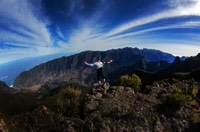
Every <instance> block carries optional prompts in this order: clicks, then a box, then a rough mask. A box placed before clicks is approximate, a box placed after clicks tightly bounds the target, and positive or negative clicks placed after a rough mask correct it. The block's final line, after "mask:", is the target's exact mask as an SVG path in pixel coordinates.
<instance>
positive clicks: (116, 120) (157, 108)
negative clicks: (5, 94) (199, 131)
mask: <svg viewBox="0 0 200 132" xmlns="http://www.w3.org/2000/svg"><path fill="white" fill-rule="evenodd" d="M186 84H187V82H184V83H180V84H177V85H176V86H178V85H179V86H182V85H183V86H185V85H186ZM171 87H172V85H171V84H169V83H159V84H154V85H153V86H152V90H153V91H152V93H150V94H142V93H135V92H134V90H133V89H132V88H130V87H124V86H109V84H106V85H104V86H101V87H100V86H98V85H94V86H93V88H92V89H91V91H90V92H89V93H88V94H87V95H86V97H85V98H84V100H83V106H82V108H81V111H82V112H81V114H82V116H80V117H78V116H77V117H73V118H72V117H66V116H64V115H62V114H56V113H54V112H52V111H50V110H49V109H48V108H47V107H45V106H40V107H38V108H36V109H35V110H33V111H31V112H27V113H24V114H21V115H17V116H14V117H11V118H10V119H9V120H7V121H6V123H5V125H3V127H2V125H1V124H2V121H1V122H0V129H2V128H7V129H8V130H9V131H11V132H12V131H19V132H23V131H33V132H35V131H72V132H73V131H85V132H93V131H102V132H103V131H105V132H110V131H114V132H118V131H119V132H121V131H133V132H150V131H153V132H163V131H178V132H182V131H186V130H192V129H189V128H190V127H191V121H192V118H193V115H192V110H191V109H192V108H191V106H190V105H189V104H187V103H186V104H185V105H183V106H182V107H181V108H180V109H179V110H177V111H175V112H174V113H173V114H169V111H168V110H163V109H162V106H163V96H164V95H165V94H166V93H172V92H173V91H172V90H171Z"/></svg>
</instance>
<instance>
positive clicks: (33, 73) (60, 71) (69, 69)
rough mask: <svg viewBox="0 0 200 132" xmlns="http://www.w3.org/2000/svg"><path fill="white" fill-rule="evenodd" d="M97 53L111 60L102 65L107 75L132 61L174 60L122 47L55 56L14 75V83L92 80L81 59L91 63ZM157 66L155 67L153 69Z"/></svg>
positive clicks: (133, 62) (158, 53)
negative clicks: (109, 63) (60, 56)
mask: <svg viewBox="0 0 200 132" xmlns="http://www.w3.org/2000/svg"><path fill="white" fill-rule="evenodd" d="M98 56H99V57H101V58H102V59H104V61H108V60H109V59H113V60H114V62H113V63H112V64H111V65H112V66H110V65H107V66H105V67H104V68H105V71H106V74H107V73H108V72H110V71H111V70H114V69H117V68H119V67H122V66H126V65H130V64H135V63H137V62H138V61H140V60H141V59H143V60H145V61H148V62H155V61H160V60H162V61H167V62H172V61H173V60H174V56H172V55H171V54H167V53H163V52H161V51H158V50H148V49H143V50H140V49H137V48H123V49H117V50H108V51H102V52H100V51H86V52H82V53H79V54H76V55H72V56H69V57H62V58H59V59H55V60H52V61H49V62H47V63H44V64H41V65H38V66H36V67H34V68H32V69H31V70H29V71H25V72H22V73H21V74H20V75H19V76H18V77H17V78H16V80H15V82H14V86H15V87H18V88H27V87H31V86H34V85H38V84H44V83H45V82H48V81H52V80H54V81H55V80H65V81H70V80H79V81H86V82H88V81H93V80H92V79H93V78H95V72H94V71H93V69H92V68H89V67H87V66H85V65H84V64H83V61H85V60H86V61H88V62H90V63H92V62H94V61H95V60H96V58H97V57H98ZM163 64H164V65H162V64H161V67H163V66H164V67H166V66H168V63H167V64H166V63H163ZM143 65H144V64H143ZM143 65H141V64H140V63H139V64H137V65H136V68H138V66H139V67H141V66H143ZM149 65H151V64H149ZM149 67H151V66H149ZM159 67H160V66H159ZM159 67H158V69H159ZM158 69H157V68H156V70H158ZM144 70H146V69H144ZM91 73H93V74H91ZM89 76H91V77H89Z"/></svg>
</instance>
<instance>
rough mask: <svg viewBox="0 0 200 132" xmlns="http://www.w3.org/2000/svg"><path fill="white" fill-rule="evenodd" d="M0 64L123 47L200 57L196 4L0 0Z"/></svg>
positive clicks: (199, 4)
mask: <svg viewBox="0 0 200 132" xmlns="http://www.w3.org/2000/svg"><path fill="white" fill-rule="evenodd" d="M0 18H1V19H0V64H2V63H5V62H9V61H13V60H17V59H22V58H26V57H34V56H41V55H47V54H57V53H68V54H69V53H79V52H81V51H85V50H101V51H102V50H108V49H116V48H122V47H138V48H140V49H142V48H149V49H158V50H161V51H164V52H168V53H171V54H173V55H176V56H194V55H197V54H198V53H199V52H200V0H0Z"/></svg>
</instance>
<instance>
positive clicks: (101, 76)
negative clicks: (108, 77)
mask: <svg viewBox="0 0 200 132" xmlns="http://www.w3.org/2000/svg"><path fill="white" fill-rule="evenodd" d="M97 79H98V81H101V79H105V77H104V74H103V68H102V67H101V68H99V69H97Z"/></svg>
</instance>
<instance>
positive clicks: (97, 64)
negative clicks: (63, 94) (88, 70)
mask: <svg viewBox="0 0 200 132" xmlns="http://www.w3.org/2000/svg"><path fill="white" fill-rule="evenodd" d="M112 62H113V60H110V61H108V62H102V61H101V59H100V57H97V61H96V62H94V63H92V64H90V63H87V61H84V64H86V65H88V66H91V67H93V66H95V67H96V68H97V79H98V83H99V85H102V82H103V84H105V83H106V79H105V77H104V73H103V65H104V64H110V63H112Z"/></svg>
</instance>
